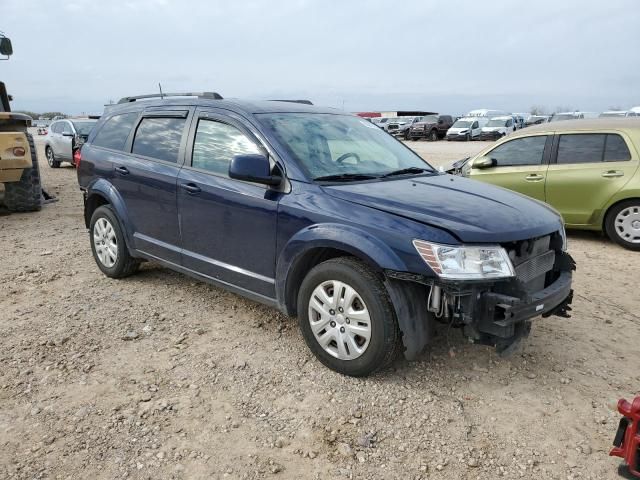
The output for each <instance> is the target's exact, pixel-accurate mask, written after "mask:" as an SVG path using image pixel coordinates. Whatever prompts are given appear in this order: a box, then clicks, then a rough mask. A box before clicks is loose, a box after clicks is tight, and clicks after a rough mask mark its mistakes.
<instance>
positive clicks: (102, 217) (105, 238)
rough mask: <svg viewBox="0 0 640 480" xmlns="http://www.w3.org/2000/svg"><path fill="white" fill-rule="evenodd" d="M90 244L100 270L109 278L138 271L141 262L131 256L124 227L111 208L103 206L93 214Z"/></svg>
mask: <svg viewBox="0 0 640 480" xmlns="http://www.w3.org/2000/svg"><path fill="white" fill-rule="evenodd" d="M108 227H110V229H109V228H108ZM89 243H91V252H92V253H93V258H94V260H95V261H96V264H97V265H98V268H100V270H101V271H102V273H104V274H105V275H106V276H107V277H110V278H124V277H128V276H129V275H132V274H133V273H135V272H136V271H137V270H138V267H139V266H140V262H139V261H138V260H136V259H135V258H133V257H132V256H131V255H129V250H128V249H127V245H126V243H125V240H124V234H123V232H122V227H121V226H120V222H119V220H118V217H117V216H116V214H115V213H114V211H113V210H112V209H111V207H110V206H108V205H103V206H101V207H98V208H97V209H96V211H95V212H93V215H92V216H91V222H90V224H89ZM96 243H98V246H96ZM109 247H111V248H109ZM97 249H99V250H97ZM102 252H104V253H102ZM112 252H115V254H113V253H112ZM105 255H108V257H106V256H105ZM101 256H102V258H101ZM107 258H108V260H105V259H107ZM111 260H113V261H112V262H111Z"/></svg>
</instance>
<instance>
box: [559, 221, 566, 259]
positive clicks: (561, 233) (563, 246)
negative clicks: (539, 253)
mask: <svg viewBox="0 0 640 480" xmlns="http://www.w3.org/2000/svg"><path fill="white" fill-rule="evenodd" d="M560 236H561V237H562V251H563V252H566V251H567V246H568V245H567V231H566V230H565V228H564V221H563V222H562V227H561V228H560Z"/></svg>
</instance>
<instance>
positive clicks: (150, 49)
mask: <svg viewBox="0 0 640 480" xmlns="http://www.w3.org/2000/svg"><path fill="white" fill-rule="evenodd" d="M25 18H29V21H28V22H27V21H24V19H25ZM2 20H3V22H2V25H0V27H1V28H4V29H5V31H6V33H7V35H9V36H10V37H11V38H12V40H13V44H14V51H15V54H14V56H13V57H12V59H11V61H9V62H3V63H2V64H0V75H1V78H2V79H3V80H4V81H5V82H6V83H7V85H8V88H9V90H10V91H11V92H12V93H13V95H14V97H15V98H16V101H15V102H14V108H16V109H17V108H29V109H35V110H63V111H71V112H79V111H92V112H100V111H101V109H102V105H103V104H104V103H106V102H107V101H108V100H109V99H117V98H119V97H121V96H126V95H132V94H140V93H149V92H152V91H156V89H157V84H158V82H162V85H163V89H164V90H165V91H180V90H183V91H184V90H214V91H219V92H220V93H221V94H222V95H223V96H232V97H250V98H273V97H287V96H291V97H296V98H298V97H301V96H302V97H305V98H311V99H313V100H315V101H317V102H320V103H324V104H329V105H332V106H342V103H343V101H344V103H345V108H347V109H350V110H369V109H378V108H379V109H383V108H391V107H393V106H395V105H397V106H398V108H400V107H403V108H428V109H438V110H441V111H451V112H453V113H460V112H463V111H465V110H468V109H471V108H474V107H478V106H483V107H490V108H504V109H507V110H514V111H522V110H526V109H527V108H528V107H529V106H531V105H532V104H542V105H546V106H548V107H549V108H551V109H553V108H554V107H555V106H556V105H560V104H563V105H566V104H571V105H576V106H578V107H579V108H581V109H583V110H602V109H605V108H607V107H608V106H609V105H611V104H620V105H625V106H631V105H637V104H640V69H638V67H637V62H636V61H635V59H636V58H637V52H636V49H637V46H638V45H639V44H640V29H638V28H637V25H639V24H640V9H638V8H637V3H636V2H635V1H633V0H611V1H610V2H608V3H607V8H606V9H603V8H602V6H601V5H598V4H592V3H587V2H582V1H577V0H571V1H563V2H557V1H548V0H547V1H540V2H528V3H522V2H507V3H497V4H493V6H492V7H491V8H487V3H486V2H477V1H457V2H455V3H445V2H436V1H425V2H415V3H414V4H411V5H403V6H402V7H400V6H399V5H397V4H395V3H393V2H388V1H382V0H367V1H364V0H362V1H349V2H344V1H337V0H325V1H322V2H317V1H310V0H289V1H285V0H283V1H280V2H272V1H267V0H254V1H246V2H244V1H243V2H226V1H205V0H192V1H177V0H139V1H135V0H111V1H109V2H95V1H90V0H60V1H59V2H48V1H45V0H40V1H30V2H24V1H22V0H3V19H2ZM436 106H437V107H436Z"/></svg>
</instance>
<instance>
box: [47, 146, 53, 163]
mask: <svg viewBox="0 0 640 480" xmlns="http://www.w3.org/2000/svg"><path fill="white" fill-rule="evenodd" d="M47 162H49V165H51V164H53V152H52V151H51V149H50V148H47Z"/></svg>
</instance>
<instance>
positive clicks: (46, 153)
mask: <svg viewBox="0 0 640 480" xmlns="http://www.w3.org/2000/svg"><path fill="white" fill-rule="evenodd" d="M49 153H51V159H49ZM44 156H45V157H46V159H47V164H49V166H50V167H51V168H58V167H59V166H60V162H58V161H57V160H56V156H55V154H54V153H53V149H52V148H51V147H50V146H47V148H45V149H44Z"/></svg>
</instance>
